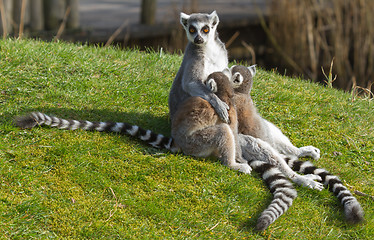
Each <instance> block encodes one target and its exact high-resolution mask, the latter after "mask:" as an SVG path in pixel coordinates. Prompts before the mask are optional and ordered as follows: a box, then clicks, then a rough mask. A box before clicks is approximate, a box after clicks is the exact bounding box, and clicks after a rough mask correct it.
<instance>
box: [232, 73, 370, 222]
mask: <svg viewBox="0 0 374 240" xmlns="http://www.w3.org/2000/svg"><path fill="white" fill-rule="evenodd" d="M230 70H231V74H232V78H233V79H232V80H231V81H235V79H236V78H238V79H239V80H240V81H241V82H242V84H241V85H237V87H236V88H235V95H234V103H235V106H236V108H237V118H238V131H239V133H240V134H239V139H240V142H241V146H242V151H243V157H244V158H245V159H246V160H248V161H249V163H250V166H251V167H252V168H253V169H254V170H256V169H258V168H256V167H255V166H253V164H251V160H250V159H254V160H257V159H259V157H260V156H262V155H264V154H265V155H268V156H265V157H263V158H264V159H268V158H274V159H275V162H276V165H277V167H278V169H279V170H281V171H282V172H283V173H284V174H285V175H286V176H287V177H289V178H290V179H292V180H294V181H295V182H297V183H299V184H301V185H307V184H309V185H310V186H311V187H312V188H315V189H318V190H321V186H320V185H319V183H317V182H315V181H313V180H320V181H322V182H323V184H324V185H325V186H326V187H328V188H329V190H330V191H331V192H332V193H333V194H334V195H335V196H337V198H338V199H339V201H340V202H341V204H342V205H343V207H344V213H345V217H346V219H347V221H348V222H351V223H358V222H360V221H362V220H363V219H364V212H363V210H362V208H361V206H360V204H359V202H358V201H357V199H356V198H355V197H354V196H353V195H352V194H351V192H350V191H349V190H348V189H347V188H346V187H345V186H344V185H343V183H342V182H341V181H340V180H339V178H338V177H337V176H334V175H332V174H330V173H329V172H328V171H326V170H325V169H322V168H317V167H315V166H314V165H313V164H312V163H311V162H309V161H306V162H303V161H300V160H298V158H299V157H304V156H309V157H312V158H314V159H318V158H319V150H318V149H317V148H315V147H312V146H307V147H301V148H297V147H295V146H294V145H292V143H291V142H290V140H289V139H288V138H287V137H286V136H285V135H284V134H283V133H282V132H281V131H280V130H279V129H278V128H277V127H276V126H275V125H274V124H272V123H270V122H269V121H266V120H265V119H263V118H262V117H261V116H260V114H258V112H257V109H256V107H255V105H254V103H253V101H252V99H251V96H250V91H251V88H252V83H253V80H252V78H253V76H254V74H255V72H256V70H255V67H254V66H251V67H249V68H247V67H244V66H233V67H231V69H230ZM239 80H238V81H239ZM246 138H247V139H246ZM249 144H251V147H250V148H249ZM254 149H259V151H258V152H257V151H256V150H254ZM283 155H285V156H286V157H285V158H284V157H283ZM290 167H292V168H293V170H295V171H298V172H300V173H303V174H307V175H305V176H301V175H298V174H296V173H295V172H293V171H292V169H291V168H290ZM315 176H318V178H315ZM265 179H266V177H264V180H265ZM268 209H270V208H268ZM274 216H277V211H271V210H269V211H264V212H263V213H262V214H261V216H260V219H259V221H258V224H257V226H256V228H257V229H264V227H265V228H266V227H267V226H268V225H269V224H271V223H272V222H273V221H274V220H275V219H276V217H274Z"/></svg>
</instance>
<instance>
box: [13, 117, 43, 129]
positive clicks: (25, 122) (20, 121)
mask: <svg viewBox="0 0 374 240" xmlns="http://www.w3.org/2000/svg"><path fill="white" fill-rule="evenodd" d="M14 124H15V125H16V126H17V127H19V128H23V129H27V128H33V127H35V126H37V125H38V122H37V120H36V119H35V117H34V116H33V114H32V113H29V114H27V115H23V116H18V117H16V118H15V119H14Z"/></svg>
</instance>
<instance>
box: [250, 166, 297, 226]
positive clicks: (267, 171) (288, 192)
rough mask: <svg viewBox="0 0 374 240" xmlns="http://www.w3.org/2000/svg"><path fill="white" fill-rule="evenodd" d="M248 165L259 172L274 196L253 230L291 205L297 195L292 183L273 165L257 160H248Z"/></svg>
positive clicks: (278, 215)
mask: <svg viewBox="0 0 374 240" xmlns="http://www.w3.org/2000/svg"><path fill="white" fill-rule="evenodd" d="M249 165H250V166H251V167H252V169H253V170H255V171H256V172H258V173H259V174H261V176H262V179H263V180H264V181H265V183H266V184H267V186H268V187H269V189H270V192H271V193H272V194H273V196H274V198H273V200H272V201H271V203H270V204H269V206H268V207H267V208H266V209H265V210H264V211H263V212H262V213H261V215H260V217H259V218H258V220H257V224H256V227H255V230H257V231H262V230H265V229H266V228H267V227H268V226H269V225H270V224H272V223H273V222H274V221H275V220H277V219H278V218H279V217H280V216H281V215H282V214H283V213H285V212H286V211H287V210H288V208H289V207H291V205H292V202H293V200H294V199H295V198H296V197H297V192H296V190H295V188H294V187H293V184H292V183H291V182H290V181H289V180H288V179H287V178H286V176H284V174H283V173H282V172H281V171H280V170H279V169H278V168H277V167H275V166H274V165H271V164H269V163H266V162H263V161H257V160H254V161H250V162H249Z"/></svg>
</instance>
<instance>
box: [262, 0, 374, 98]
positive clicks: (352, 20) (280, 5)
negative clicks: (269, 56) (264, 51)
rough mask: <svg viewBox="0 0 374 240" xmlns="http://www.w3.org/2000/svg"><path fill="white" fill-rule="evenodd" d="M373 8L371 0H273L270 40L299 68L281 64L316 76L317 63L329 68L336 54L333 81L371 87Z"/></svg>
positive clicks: (349, 86)
mask: <svg viewBox="0 0 374 240" xmlns="http://www.w3.org/2000/svg"><path fill="white" fill-rule="evenodd" d="M373 12H374V1H372V0H354V1H345V0H305V1H300V0H288V1H284V0H281V1H273V5H272V10H271V14H270V19H269V29H270V34H271V35H272V37H273V38H275V39H276V42H275V43H273V45H276V46H275V48H276V49H277V48H280V49H282V52H284V53H286V54H287V57H290V58H291V59H292V60H293V62H296V63H297V65H298V66H297V67H298V68H299V71H298V72H297V71H295V67H293V66H290V65H288V64H287V63H288V61H286V63H285V64H284V66H283V67H286V68H288V69H290V70H293V71H295V72H297V73H299V74H303V75H305V76H306V77H308V78H310V79H313V80H318V79H319V80H320V79H322V78H323V74H322V71H321V69H320V68H321V67H322V68H323V69H329V67H330V63H331V62H332V59H334V72H335V74H336V75H337V76H338V77H337V79H336V81H335V82H334V86H336V87H338V88H341V89H344V90H347V91H349V90H351V89H352V86H353V80H352V79H356V84H357V85H356V86H361V87H364V88H367V89H369V90H371V91H373V90H372V87H373V86H372V83H373V82H374V81H373V80H374V28H373V26H374V16H373V15H372V13H373ZM283 57H284V56H282V57H281V56H278V57H277V58H278V59H279V60H282V59H283ZM300 69H301V72H300Z"/></svg>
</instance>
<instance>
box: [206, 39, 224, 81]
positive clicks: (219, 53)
mask: <svg viewBox="0 0 374 240" xmlns="http://www.w3.org/2000/svg"><path fill="white" fill-rule="evenodd" d="M227 65H228V59H227V52H226V50H225V49H223V48H222V47H221V46H220V45H219V44H218V43H217V42H216V41H213V42H212V43H210V44H207V46H206V49H205V53H204V75H205V76H204V79H205V78H206V77H208V75H209V74H211V73H213V72H217V71H222V70H223V69H225V68H226V67H227Z"/></svg>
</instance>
